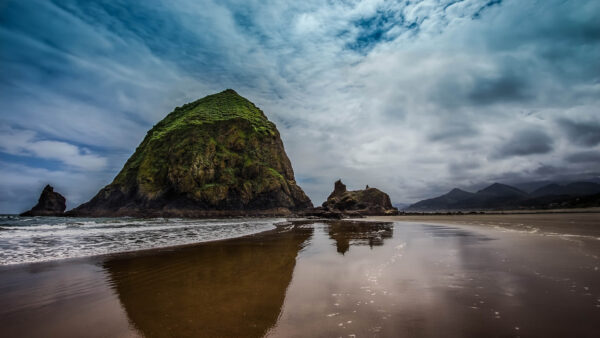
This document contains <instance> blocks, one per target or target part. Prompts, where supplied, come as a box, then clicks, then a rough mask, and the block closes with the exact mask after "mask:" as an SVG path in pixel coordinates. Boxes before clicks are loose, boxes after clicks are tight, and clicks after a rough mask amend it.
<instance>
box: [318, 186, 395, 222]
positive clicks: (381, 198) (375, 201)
mask: <svg viewBox="0 0 600 338" xmlns="http://www.w3.org/2000/svg"><path fill="white" fill-rule="evenodd" d="M307 214H308V215H311V216H319V217H325V218H338V219H339V218H344V217H361V216H375V215H397V214H398V209H397V208H394V206H392V202H391V201H390V196H388V194H386V193H384V192H383V191H381V190H379V189H376V188H370V187H369V186H368V185H367V186H366V189H364V190H356V191H348V190H347V189H346V185H345V184H344V183H342V181H341V180H337V181H336V182H335V184H334V188H333V192H332V193H331V194H330V195H329V197H327V201H325V202H324V203H323V206H321V207H318V208H314V209H312V210H311V211H309V212H308V213H307Z"/></svg>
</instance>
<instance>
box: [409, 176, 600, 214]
mask: <svg viewBox="0 0 600 338" xmlns="http://www.w3.org/2000/svg"><path fill="white" fill-rule="evenodd" d="M596 194H600V184H597V183H594V182H571V183H568V184H565V185H559V184H556V183H550V184H547V185H545V186H543V187H540V188H538V189H536V190H535V191H533V192H531V193H527V192H525V191H523V190H521V189H518V188H516V187H513V186H510V185H507V184H502V183H497V182H496V183H493V184H491V185H489V186H487V187H485V188H483V189H480V190H478V191H477V192H475V193H471V192H468V191H464V190H461V189H458V188H454V189H452V190H451V191H450V192H448V193H446V194H443V195H440V196H437V197H433V198H429V199H424V200H421V201H418V202H416V203H414V204H412V205H410V206H409V207H407V208H405V209H404V210H406V211H463V210H498V209H513V208H516V209H531V208H542V209H546V208H553V207H576V206H578V205H580V204H581V203H584V204H585V206H592V205H594V203H595V202H594V201H595V199H594V198H593V197H590V196H595V195H596ZM581 197H585V198H584V199H582V200H581V201H580V200H579V199H578V198H581ZM584 201H585V202H584Z"/></svg>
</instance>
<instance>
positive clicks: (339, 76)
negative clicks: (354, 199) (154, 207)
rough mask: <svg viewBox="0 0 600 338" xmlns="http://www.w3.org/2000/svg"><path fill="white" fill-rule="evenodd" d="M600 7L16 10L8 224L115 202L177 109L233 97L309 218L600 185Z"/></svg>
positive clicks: (4, 145)
mask: <svg viewBox="0 0 600 338" xmlns="http://www.w3.org/2000/svg"><path fill="white" fill-rule="evenodd" d="M599 16H600V2H599V1H597V0H589V1H586V0H577V1H567V0H540V1H532V0H504V1H502V0H491V1H490V0H481V1H479V0H465V1H444V0H437V1H435V0H424V1H414V0H413V1H385V0H363V1H352V0H328V1H323V0H306V1H264V0H240V1H233V0H219V1H217V0H214V1H209V0H206V1H202V0H177V1H174V0H169V1H166V0H165V1H160V0H146V1H122V0H103V1H93V2H92V1H84V0H81V1H76V0H55V1H51V0H14V1H13V0H5V1H2V2H0V213H15V212H21V211H23V210H25V209H28V208H29V207H31V206H32V205H33V204H34V203H35V201H36V199H37V197H38V194H39V192H40V191H41V189H42V187H43V186H44V185H45V184H47V183H50V184H52V185H54V186H55V188H56V189H57V190H58V191H59V192H61V193H63V194H64V195H65V196H66V197H67V200H68V207H69V208H71V207H74V206H76V205H78V204H79V203H82V202H85V201H87V200H88V199H89V198H91V197H92V196H93V195H94V194H95V193H96V192H97V191H98V190H99V188H101V187H102V186H104V185H106V184H108V183H110V182H111V181H112V178H113V177H114V176H115V175H116V173H117V172H118V170H119V169H120V168H121V166H122V165H123V164H124V162H125V161H126V159H127V158H128V156H129V155H131V154H132V152H133V151H134V149H135V147H136V146H137V145H138V143H139V142H140V141H141V140H142V138H143V136H144V135H145V133H146V131H147V130H148V129H149V128H151V127H152V125H153V124H155V123H156V122H157V121H159V120H161V119H162V118H163V117H164V116H165V115H166V114H167V113H169V112H170V111H172V109H173V108H174V107H176V106H179V105H182V104H183V103H186V102H189V101H192V100H195V99H198V98H201V97H203V96H205V95H208V94H212V93H215V92H219V91H222V90H224V89H226V88H233V89H235V90H236V91H237V92H238V93H240V94H241V95H243V96H245V97H246V98H248V99H250V100H251V101H253V102H254V103H256V104H257V105H258V106H259V107H261V108H262V109H263V111H265V113H266V114H267V116H268V117H269V119H270V120H272V121H273V122H275V123H276V124H277V126H278V128H279V130H280V132H281V134H282V138H283V141H284V144H285V146H286V149H287V152H288V155H289V157H290V159H291V160H292V164H293V166H294V170H295V172H296V178H297V180H298V182H299V183H300V185H301V186H302V187H303V188H304V190H305V191H306V192H307V193H308V194H309V196H310V197H311V198H312V200H313V202H314V203H315V204H320V203H321V202H322V201H323V200H324V198H325V197H326V195H327V194H328V193H329V192H330V191H331V190H332V187H333V181H334V180H335V179H337V178H342V179H343V180H344V181H345V183H347V185H348V186H349V187H350V188H362V187H363V186H364V185H365V184H369V185H371V186H375V187H379V188H381V189H383V190H385V191H386V192H388V193H389V194H390V195H391V197H392V200H393V201H394V202H396V203H401V202H404V203H406V202H414V201H416V200H419V199H422V198H426V197H431V196H432V195H436V194H440V193H443V192H446V191H447V190H449V189H450V188H452V187H455V186H457V187H462V188H467V189H476V188H477V187H481V186H482V185H484V184H487V183H491V182H494V181H499V182H504V183H519V182H528V181H541V180H570V179H598V178H599V177H600V176H599V175H600V108H599V107H600V20H598V17H599Z"/></svg>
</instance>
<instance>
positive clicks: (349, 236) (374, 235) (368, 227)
mask: <svg viewBox="0 0 600 338" xmlns="http://www.w3.org/2000/svg"><path fill="white" fill-rule="evenodd" d="M327 224H328V225H329V238H331V239H333V240H335V246H336V248H337V252H339V253H341V254H342V255H343V254H345V253H346V252H347V251H348V250H349V249H350V244H352V245H368V246H370V247H371V248H372V247H373V246H376V245H383V240H384V239H385V238H391V237H392V235H393V234H394V227H393V224H392V223H385V222H381V223H378V222H348V221H330V222H327Z"/></svg>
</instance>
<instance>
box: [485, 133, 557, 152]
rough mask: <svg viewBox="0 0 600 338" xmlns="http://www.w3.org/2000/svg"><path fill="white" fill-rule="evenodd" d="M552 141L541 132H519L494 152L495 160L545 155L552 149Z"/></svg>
mask: <svg viewBox="0 0 600 338" xmlns="http://www.w3.org/2000/svg"><path fill="white" fill-rule="evenodd" d="M553 143H554V142H553V140H552V138H551V137H550V136H548V134H546V133H545V132H543V131H541V130H535V129H527V130H521V131H518V132H517V133H515V134H514V135H512V136H511V138H510V139H509V140H508V141H507V142H506V143H504V144H503V145H501V146H500V148H499V149H498V150H497V152H496V154H495V155H496V157H497V158H506V157H512V156H526V155H534V154H546V153H549V152H551V151H552V149H553Z"/></svg>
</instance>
